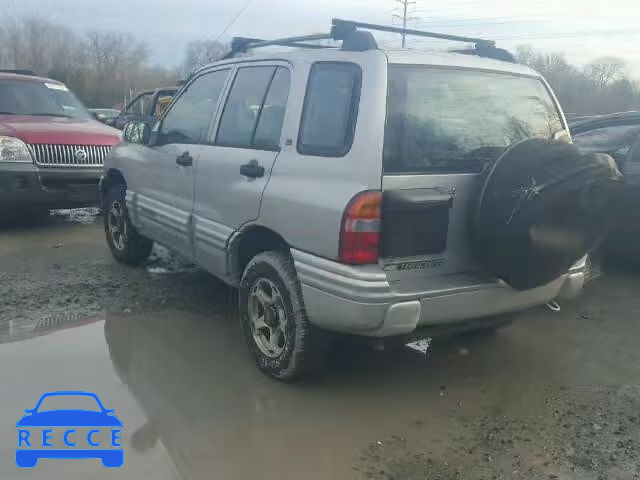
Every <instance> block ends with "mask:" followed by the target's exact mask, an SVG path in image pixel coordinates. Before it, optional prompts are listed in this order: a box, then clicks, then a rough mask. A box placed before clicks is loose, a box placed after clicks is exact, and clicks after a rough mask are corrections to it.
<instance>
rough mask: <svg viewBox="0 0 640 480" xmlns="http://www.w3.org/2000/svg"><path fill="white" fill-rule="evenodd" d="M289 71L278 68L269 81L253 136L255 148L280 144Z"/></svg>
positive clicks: (287, 94)
mask: <svg viewBox="0 0 640 480" xmlns="http://www.w3.org/2000/svg"><path fill="white" fill-rule="evenodd" d="M289 82H290V80H289V70H287V69H286V68H282V67H279V68H278V69H277V70H276V73H275V74H274V75H273V80H271V86H270V87H269V92H268V93H267V96H266V97H265V99H264V104H263V105H262V110H261V112H260V115H259V117H258V125H257V126H256V132H255V135H254V136H253V146H254V147H256V148H264V149H273V148H277V147H278V145H279V143H280V134H281V132H282V123H283V122H284V114H285V111H286V108H287V98H288V97H289Z"/></svg>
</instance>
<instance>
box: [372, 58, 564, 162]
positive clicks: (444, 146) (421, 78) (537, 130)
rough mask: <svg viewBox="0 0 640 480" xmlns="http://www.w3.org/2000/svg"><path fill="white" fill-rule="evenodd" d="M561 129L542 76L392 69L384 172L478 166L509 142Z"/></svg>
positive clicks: (405, 67) (548, 135)
mask: <svg viewBox="0 0 640 480" xmlns="http://www.w3.org/2000/svg"><path fill="white" fill-rule="evenodd" d="M562 128H563V127H562V122H561V120H560V116H559V113H558V110H557V109H556V107H555V105H554V103H553V101H552V99H551V97H550V95H549V92H548V91H547V89H546V87H545V86H544V84H543V83H542V81H540V80H538V79H535V78H530V77H523V76H516V75H509V74H503V73H490V72H484V71H476V70H463V69H445V68H433V67H409V66H390V67H389V93H388V105H387V125H386V131H385V142H384V170H385V173H439V172H461V173H475V172H479V171H481V170H482V168H483V167H484V165H486V164H487V163H488V162H492V161H495V160H496V159H497V158H498V157H499V156H500V155H501V154H502V153H503V152H504V150H505V149H506V148H507V147H509V146H510V145H512V144H514V143H517V142H519V141H521V140H525V139H527V138H531V137H544V138H551V137H552V136H553V134H554V133H556V132H557V131H559V130H561V129H562Z"/></svg>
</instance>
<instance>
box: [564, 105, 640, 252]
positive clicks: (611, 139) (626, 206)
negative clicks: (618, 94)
mask: <svg viewBox="0 0 640 480" xmlns="http://www.w3.org/2000/svg"><path fill="white" fill-rule="evenodd" d="M569 128H570V129H571V134H572V136H573V142H574V143H575V144H576V145H577V146H578V148H580V150H581V151H582V152H583V153H589V152H602V153H608V154H609V155H611V156H612V157H613V158H614V159H615V160H616V162H617V164H618V167H619V168H620V171H621V172H622V173H623V174H624V181H625V189H624V199H623V200H622V201H621V202H620V205H621V206H622V209H621V211H620V212H616V214H619V215H620V218H619V219H618V222H617V226H616V228H615V229H614V231H613V232H612V233H611V235H610V236H609V239H608V240H607V242H606V244H605V249H606V253H607V255H608V256H609V257H611V256H615V257H618V256H620V257H621V258H625V259H626V260H625V261H627V260H629V259H631V258H633V259H636V260H638V259H640V249H639V248H638V247H637V242H638V241H639V240H640V222H638V213H637V209H636V205H638V204H639V203H640V111H637V112H624V113H614V114H611V115H602V116H599V117H594V118H590V119H587V120H581V121H576V122H573V123H570V124H569Z"/></svg>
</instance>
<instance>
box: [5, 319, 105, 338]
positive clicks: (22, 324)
mask: <svg viewBox="0 0 640 480" xmlns="http://www.w3.org/2000/svg"><path fill="white" fill-rule="evenodd" d="M104 319H105V315H104V313H100V314H95V315H90V316H87V314H86V312H85V313H61V314H57V315H49V316H44V317H40V318H36V319H34V320H26V321H25V320H7V321H3V322H2V324H0V344H2V343H12V342H20V341H22V340H27V339H29V338H33V337H39V336H41V335H47V334H49V333H53V332H56V331H59V330H65V329H68V328H74V327H80V326H82V325H88V324H90V323H95V322H99V321H101V320H104Z"/></svg>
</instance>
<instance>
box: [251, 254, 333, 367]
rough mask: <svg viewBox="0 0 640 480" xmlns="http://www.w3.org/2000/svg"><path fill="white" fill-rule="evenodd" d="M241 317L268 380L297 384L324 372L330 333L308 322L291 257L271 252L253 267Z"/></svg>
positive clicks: (257, 363)
mask: <svg viewBox="0 0 640 480" xmlns="http://www.w3.org/2000/svg"><path fill="white" fill-rule="evenodd" d="M239 313H240V325H241V328H242V333H243V335H244V338H245V341H246V342H247V345H248V346H249V350H250V351H251V354H252V356H253V359H254V361H255V363H256V365H257V366H258V368H259V369H260V370H262V371H263V372H264V373H266V374H267V375H269V376H271V377H274V378H277V379H278V380H294V379H297V378H300V377H302V376H305V375H308V374H310V373H313V372H317V371H318V370H319V369H320V368H321V367H322V365H323V363H324V358H325V352H326V344H327V338H326V333H325V332H323V331H322V330H320V329H318V328H317V327H315V326H314V325H311V323H310V322H309V319H308V318H307V313H306V311H305V308H304V302H303V299H302V290H301V288H300V283H299V282H298V277H297V275H296V271H295V267H294V265H293V259H292V258H291V256H290V255H288V254H286V253H283V252H265V253H260V254H258V255H256V256H255V257H254V258H253V259H252V260H251V261H250V262H249V264H248V265H247V267H246V268H245V271H244V274H243V276H242V280H241V282H240V291H239Z"/></svg>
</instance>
